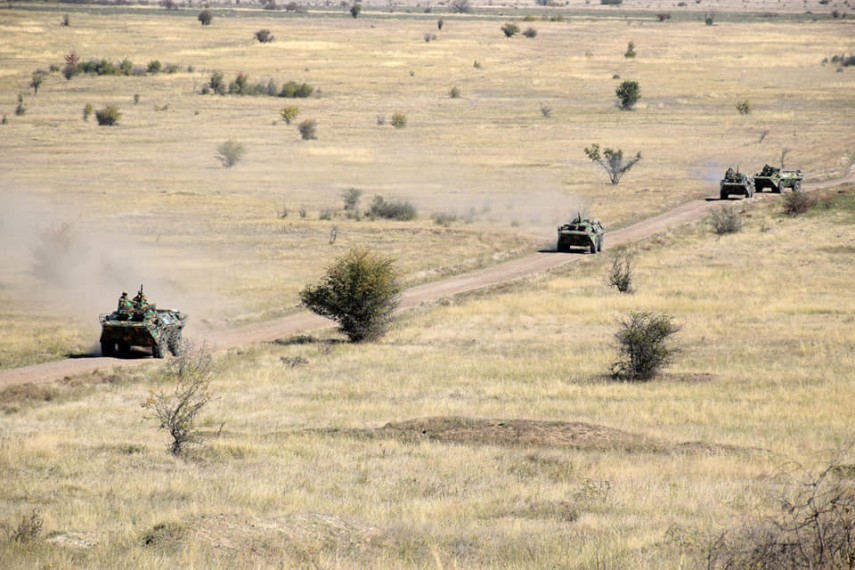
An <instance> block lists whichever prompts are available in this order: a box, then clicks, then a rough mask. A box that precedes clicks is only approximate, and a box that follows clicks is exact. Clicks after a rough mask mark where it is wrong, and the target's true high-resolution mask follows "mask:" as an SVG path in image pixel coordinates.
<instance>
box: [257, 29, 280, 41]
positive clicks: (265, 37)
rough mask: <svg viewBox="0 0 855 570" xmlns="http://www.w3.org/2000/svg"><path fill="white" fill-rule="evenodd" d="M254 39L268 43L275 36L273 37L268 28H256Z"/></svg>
mask: <svg viewBox="0 0 855 570" xmlns="http://www.w3.org/2000/svg"><path fill="white" fill-rule="evenodd" d="M255 39H256V40H258V42H259V43H262V44H269V43H270V42H272V41H273V40H274V39H275V38H274V37H273V34H272V33H271V32H270V30H258V31H257V32H255Z"/></svg>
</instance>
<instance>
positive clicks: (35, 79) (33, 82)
mask: <svg viewBox="0 0 855 570" xmlns="http://www.w3.org/2000/svg"><path fill="white" fill-rule="evenodd" d="M45 77H47V73H45V72H44V71H34V72H33V75H32V78H31V79H30V87H32V88H33V95H38V94H39V87H41V86H42V83H44V81H45Z"/></svg>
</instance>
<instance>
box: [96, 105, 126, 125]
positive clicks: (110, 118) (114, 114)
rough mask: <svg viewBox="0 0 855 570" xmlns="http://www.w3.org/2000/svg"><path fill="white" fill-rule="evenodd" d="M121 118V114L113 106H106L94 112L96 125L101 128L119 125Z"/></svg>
mask: <svg viewBox="0 0 855 570" xmlns="http://www.w3.org/2000/svg"><path fill="white" fill-rule="evenodd" d="M121 118H122V113H121V112H119V108H118V107H116V106H115V105H107V106H106V107H104V108H103V109H98V110H97V111H95V119H96V120H97V121H98V125H99V126H102V127H112V126H115V125H118V124H119V119H121Z"/></svg>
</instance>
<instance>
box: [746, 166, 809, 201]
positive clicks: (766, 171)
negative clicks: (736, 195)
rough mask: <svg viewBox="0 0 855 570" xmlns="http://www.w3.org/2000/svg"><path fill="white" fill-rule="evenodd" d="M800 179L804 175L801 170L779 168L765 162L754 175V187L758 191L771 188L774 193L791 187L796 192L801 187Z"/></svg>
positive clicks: (802, 178)
mask: <svg viewBox="0 0 855 570" xmlns="http://www.w3.org/2000/svg"><path fill="white" fill-rule="evenodd" d="M802 180H804V175H803V174H802V171H801V170H781V169H780V168H775V167H774V166H769V165H768V164H767V165H765V166H764V167H763V170H761V171H760V172H758V173H757V174H755V175H754V188H755V189H756V190H757V191H758V192H762V191H763V190H764V189H766V188H771V189H772V192H775V193H776V194H780V193H781V192H783V191H784V188H792V189H793V192H798V191H799V190H801V189H802Z"/></svg>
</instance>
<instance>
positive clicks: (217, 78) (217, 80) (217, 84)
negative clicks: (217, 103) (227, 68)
mask: <svg viewBox="0 0 855 570" xmlns="http://www.w3.org/2000/svg"><path fill="white" fill-rule="evenodd" d="M208 86H209V87H210V88H211V91H213V92H214V93H216V94H217V95H225V94H226V80H225V77H224V76H223V72H222V71H215V72H214V73H212V74H211V79H210V80H209V81H208Z"/></svg>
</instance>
